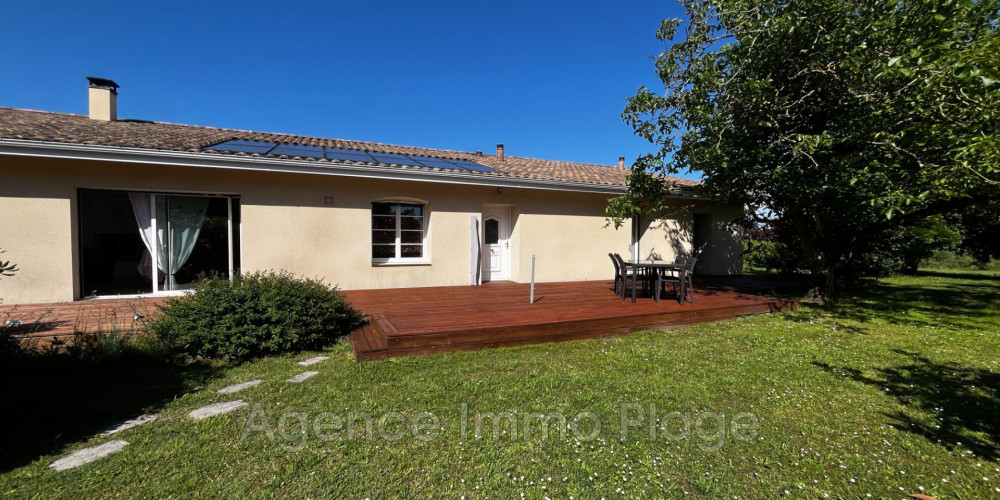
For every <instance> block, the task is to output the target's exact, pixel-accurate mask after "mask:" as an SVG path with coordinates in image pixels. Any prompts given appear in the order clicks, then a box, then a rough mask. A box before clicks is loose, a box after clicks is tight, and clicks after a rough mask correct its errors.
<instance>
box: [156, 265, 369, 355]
mask: <svg viewBox="0 0 1000 500" xmlns="http://www.w3.org/2000/svg"><path fill="white" fill-rule="evenodd" d="M160 309H161V310H160V313H159V314H158V315H157V318H156V319H155V320H154V321H153V324H152V330H153V331H154V332H155V334H156V335H157V337H158V338H160V339H161V340H163V341H164V342H165V343H166V344H167V345H170V346H172V347H173V348H174V349H177V350H180V351H182V352H185V353H187V354H190V355H192V356H201V357H205V358H218V357H228V358H230V359H245V358H251V357H256V356H262V355H267V354H274V353H280V352H286V351H297V350H303V349H317V348H321V347H324V346H328V345H330V344H332V343H333V342H335V341H336V340H337V338H339V337H341V336H343V335H346V334H348V333H350V331H351V329H352V328H354V327H355V326H357V325H358V324H360V321H361V313H360V312H358V311H357V310H355V309H354V308H352V307H351V305H350V304H349V303H348V302H347V301H346V300H345V299H344V297H343V296H342V295H341V294H340V292H338V291H337V289H336V288H335V287H330V286H328V285H327V284H326V283H323V282H322V281H320V280H314V279H302V278H296V277H295V276H292V275H291V274H290V273H287V272H279V273H275V272H267V273H254V274H249V275H243V276H239V277H236V278H235V279H233V280H229V279H227V278H220V277H211V278H208V279H205V280H204V281H202V282H201V283H199V284H198V285H196V286H195V290H194V293H193V294H191V295H186V296H184V297H178V298H174V299H171V300H170V301H168V302H167V304H166V305H164V306H162V307H161V308H160Z"/></svg>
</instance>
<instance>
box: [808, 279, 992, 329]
mask: <svg viewBox="0 0 1000 500" xmlns="http://www.w3.org/2000/svg"><path fill="white" fill-rule="evenodd" d="M927 273H928V272H922V274H927ZM928 275H929V274H928ZM936 275H937V276H941V277H944V278H949V279H950V280H953V281H944V282H941V283H933V284H926V283H925V284H920V285H910V284H905V283H904V284H895V283H887V282H885V281H875V280H870V281H866V282H863V283H860V284H857V285H855V286H853V287H852V288H851V289H850V290H847V291H845V292H844V294H843V295H842V296H841V297H839V298H837V299H835V300H831V301H829V302H827V303H826V304H824V305H817V304H809V303H806V302H803V303H802V304H801V309H800V311H801V312H802V314H799V315H796V316H792V317H790V318H789V319H791V320H792V321H810V320H812V319H814V317H815V316H816V315H822V314H827V315H832V316H834V317H836V318H838V319H842V320H845V321H847V320H849V321H854V322H857V323H859V325H858V326H856V327H855V329H856V330H857V332H855V333H864V330H865V327H864V326H863V325H864V324H865V323H867V322H869V321H872V320H874V319H880V320H883V321H886V322H889V323H891V324H897V325H907V326H918V327H934V328H945V327H950V328H970V329H982V328H984V327H986V325H987V324H988V323H990V322H991V321H993V322H995V321H996V320H997V319H1000V314H998V311H1000V277H986V276H983V275H982V274H972V273H970V274H962V273H958V274H955V275H951V274H946V273H938V274H936ZM959 280H967V281H964V282H963V281H959ZM989 316H994V317H993V318H989Z"/></svg>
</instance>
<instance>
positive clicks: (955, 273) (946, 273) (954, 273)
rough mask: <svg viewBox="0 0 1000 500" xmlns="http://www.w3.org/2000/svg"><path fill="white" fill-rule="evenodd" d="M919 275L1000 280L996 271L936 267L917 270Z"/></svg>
mask: <svg viewBox="0 0 1000 500" xmlns="http://www.w3.org/2000/svg"><path fill="white" fill-rule="evenodd" d="M917 276H928V277H931V278H948V279H953V280H973V281H998V280H1000V276H998V275H997V274H996V273H982V272H978V273H977V272H962V271H959V270H947V269H935V270H920V271H917Z"/></svg>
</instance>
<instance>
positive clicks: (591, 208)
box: [0, 157, 631, 304]
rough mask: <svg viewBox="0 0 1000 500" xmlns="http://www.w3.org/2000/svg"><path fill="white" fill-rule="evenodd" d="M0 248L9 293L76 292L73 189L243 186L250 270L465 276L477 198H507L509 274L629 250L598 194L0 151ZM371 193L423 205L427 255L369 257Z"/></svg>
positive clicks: (564, 272)
mask: <svg viewBox="0 0 1000 500" xmlns="http://www.w3.org/2000/svg"><path fill="white" fill-rule="evenodd" d="M0 170H2V171H3V174H4V182H3V183H0V214H2V217H0V248H3V249H5V250H6V251H7V252H6V253H5V254H3V257H2V258H3V259H4V260H7V259H9V260H11V261H12V262H15V263H17V264H18V266H19V268H20V269H21V271H20V272H18V273H17V275H16V276H13V277H8V278H3V279H0V297H2V298H4V300H5V303H7V304H15V303H27V302H48V301H65V300H72V299H79V298H80V297H81V296H82V295H83V294H82V293H81V290H79V275H80V270H79V263H78V253H79V250H78V248H79V246H78V242H77V228H78V227H79V220H78V217H77V208H76V199H77V192H78V189H81V188H84V189H117V190H137V191H158V192H175V193H184V192H188V193H218V194H232V195H239V196H240V205H241V210H242V223H241V244H240V248H241V257H242V269H244V270H246V271H255V270H266V269H275V270H277V269H286V270H289V271H292V272H294V273H297V274H301V275H305V276H311V277H320V278H323V279H325V280H326V281H328V282H330V283H333V284H337V285H339V286H340V287H342V288H344V289H360V288H390V287H414V286H445V285H467V284H469V281H470V264H471V262H470V259H471V257H470V253H471V252H470V239H471V229H470V222H471V220H470V219H471V217H473V216H475V217H477V218H479V217H480V215H481V212H482V208H483V205H484V204H501V205H508V206H510V207H511V210H512V213H513V220H512V227H511V233H512V234H511V241H512V248H511V279H513V280H515V281H528V279H529V277H530V272H531V255H532V254H535V255H536V256H537V270H536V280H537V281H539V282H543V281H554V280H559V281H561V280H586V279H610V277H611V275H612V271H611V269H612V268H611V263H610V262H608V258H607V253H608V252H619V253H622V254H623V255H627V254H628V250H629V244H630V231H631V228H630V227H629V226H627V225H626V227H624V228H622V229H619V230H617V231H616V230H614V229H610V228H605V227H604V223H605V220H604V206H605V203H606V200H607V196H606V195H598V194H579V193H577V194H574V193H559V192H552V191H541V190H530V189H515V188H510V187H506V188H504V189H503V190H502V192H501V193H498V192H497V189H496V188H495V187H490V186H483V187H476V186H457V185H448V184H432V183H422V182H407V181H386V180H372V179H360V178H347V177H337V176H324V175H305V174H278V173H263V172H250V171H236V170H218V169H198V168H190V167H164V166H156V167H154V166H145V165H129V164H120V163H100V162H85V161H70V160H53V159H37V158H20V157H0ZM378 199H412V200H421V201H423V202H426V203H427V208H428V214H429V219H428V240H427V243H428V252H427V253H428V261H429V263H427V264H422V265H406V266H376V265H373V264H372V262H371V248H370V243H371V227H370V225H371V216H370V207H371V202H372V201H373V200H378Z"/></svg>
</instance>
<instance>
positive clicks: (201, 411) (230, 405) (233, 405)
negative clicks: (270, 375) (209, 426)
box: [188, 399, 247, 420]
mask: <svg viewBox="0 0 1000 500" xmlns="http://www.w3.org/2000/svg"><path fill="white" fill-rule="evenodd" d="M246 405H247V404H246V403H244V402H243V400H242V399H241V400H238V401H227V402H225V403H215V404H210V405H208V406H202V407H201V408H198V409H197V410H194V411H192V412H191V413H188V416H189V417H191V418H193V419H195V420H201V419H203V418H208V417H214V416H216V415H222V414H223V413H229V412H231V411H233V410H235V409H237V408H242V407H244V406H246Z"/></svg>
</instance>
